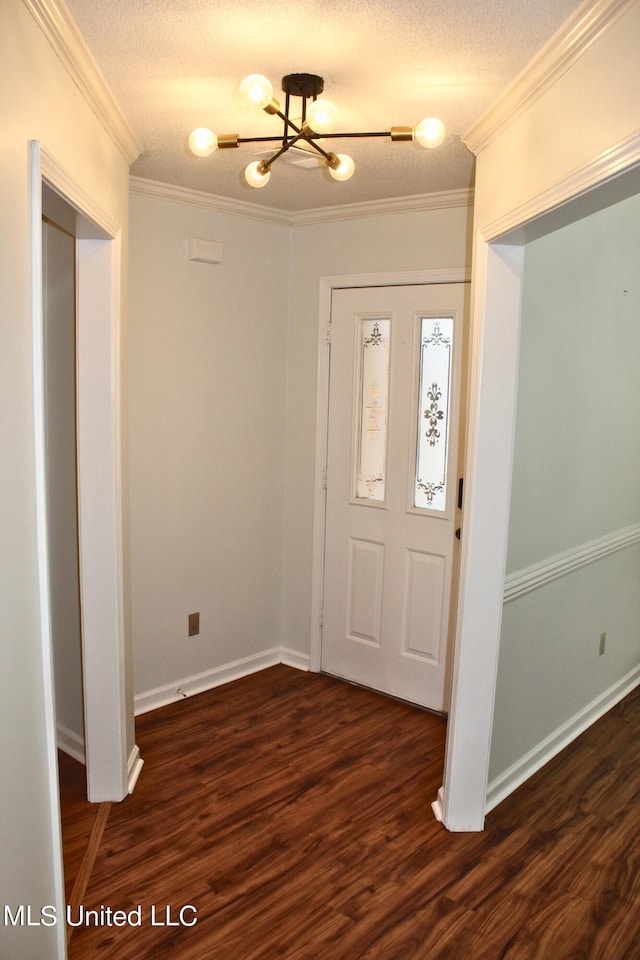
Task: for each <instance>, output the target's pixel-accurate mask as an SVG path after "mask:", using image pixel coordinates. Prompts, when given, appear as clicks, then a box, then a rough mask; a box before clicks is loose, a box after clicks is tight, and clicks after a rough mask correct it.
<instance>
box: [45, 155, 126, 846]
mask: <svg viewBox="0 0 640 960" xmlns="http://www.w3.org/2000/svg"><path fill="white" fill-rule="evenodd" d="M44 183H46V184H47V185H48V186H50V187H51V188H52V189H53V190H54V191H55V192H56V193H57V194H59V195H60V196H61V197H62V198H63V200H64V201H65V202H66V203H67V204H68V205H69V206H71V207H72V208H73V209H74V210H75V211H76V212H77V214H78V223H79V225H80V227H79V229H78V231H77V234H79V236H78V238H77V261H76V270H77V276H78V302H77V321H76V322H77V331H76V337H77V365H78V366H77V377H78V386H77V390H78V412H77V427H76V429H77V432H78V514H79V516H78V536H79V554H80V557H79V561H80V584H81V606H82V648H83V684H84V712H85V755H86V766H87V789H88V797H89V800H91V801H92V802H100V801H104V800H122V799H123V798H124V797H125V796H126V795H127V793H129V792H130V789H129V788H130V787H131V788H132V783H135V779H133V781H132V780H131V776H130V774H129V769H130V768H131V769H133V768H135V771H136V774H135V775H136V776H137V773H138V772H139V767H140V766H141V761H139V760H138V758H136V760H137V762H135V761H134V763H133V764H132V762H131V759H130V758H128V756H127V711H126V684H125V642H124V636H125V629H124V623H125V618H124V572H123V570H124V565H123V549H122V477H121V462H120V452H121V437H120V408H119V396H120V343H119V336H120V297H119V291H120V286H121V231H120V227H119V225H118V224H117V223H115V222H114V221H113V220H111V218H110V217H108V216H107V214H105V213H104V212H103V211H102V210H101V209H100V208H99V207H98V206H97V205H96V204H95V203H94V202H93V201H92V200H91V198H90V197H88V196H87V195H86V194H85V193H84V191H83V190H82V188H81V187H79V186H78V185H77V184H76V183H75V182H74V181H73V180H72V178H71V177H70V176H69V175H68V174H67V173H66V172H65V171H64V170H63V169H62V168H61V167H60V166H59V165H58V163H57V162H56V161H55V160H54V159H53V157H52V156H51V155H50V154H48V153H47V152H46V150H44V149H43V147H42V145H41V144H40V142H39V141H31V143H30V193H31V249H32V325H33V366H34V418H35V437H36V448H35V458H36V499H37V529H38V572H39V584H40V591H39V592H40V623H41V630H42V650H43V666H44V676H45V691H44V693H45V701H46V703H45V708H46V712H47V717H48V723H47V728H48V730H47V735H48V757H49V770H50V777H51V788H52V789H51V817H52V825H53V829H54V837H55V836H57V834H58V833H59V823H60V820H59V817H60V810H59V797H58V789H57V738H56V714H55V697H54V687H53V664H52V643H51V627H50V616H49V610H50V587H49V575H48V542H47V541H48V533H47V530H48V519H47V501H46V459H45V428H44V382H43V376H44V363H43V309H42V187H43V184H44ZM132 756H133V754H132ZM60 852H61V851H60Z"/></svg>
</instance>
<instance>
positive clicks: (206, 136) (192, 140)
mask: <svg viewBox="0 0 640 960" xmlns="http://www.w3.org/2000/svg"><path fill="white" fill-rule="evenodd" d="M187 143H188V145H189V150H190V151H191V153H193V154H194V156H196V157H208V156H209V155H210V154H212V153H213V151H214V150H216V149H217V146H218V138H217V137H216V135H215V133H212V131H211V130H208V129H207V128H206V127H196V129H195V130H192V131H191V133H190V134H189V137H188V139H187Z"/></svg>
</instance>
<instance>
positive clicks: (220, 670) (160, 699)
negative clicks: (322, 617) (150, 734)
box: [134, 647, 309, 717]
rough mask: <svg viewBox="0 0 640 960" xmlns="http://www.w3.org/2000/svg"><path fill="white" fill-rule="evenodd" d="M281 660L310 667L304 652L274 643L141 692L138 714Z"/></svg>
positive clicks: (137, 706)
mask: <svg viewBox="0 0 640 960" xmlns="http://www.w3.org/2000/svg"><path fill="white" fill-rule="evenodd" d="M279 663H284V664H286V665H287V666H289V667H295V668H296V669H298V670H308V669H309V658H308V657H307V656H306V655H305V654H303V653H299V652H298V651H297V650H291V649H289V648H287V647H272V648H271V650H265V651H264V652H263V653H256V654H253V655H252V656H250V657H244V658H243V659H242V660H234V661H232V662H231V663H223V664H221V665H220V666H219V667H213V668H212V669H211V670H205V671H204V672H203V673H196V674H194V675H193V676H191V677H183V678H182V679H181V680H176V681H174V682H173V683H167V684H165V685H164V686H162V687H156V688H155V689H154V690H146V691H144V692H143V693H138V694H136V696H135V697H134V705H135V715H136V716H137V717H139V716H140V715H141V714H143V713H148V712H149V711H150V710H157V709H158V707H165V706H166V705H167V704H169V703H177V702H178V700H184V699H186V698H187V697H191V696H193V695H194V694H196V693H204V692H205V691H206V690H213V689H214V688H215V687H220V686H222V685H223V684H225V683H230V682H231V681H232V680H239V679H240V678H241V677H248V676H250V674H252V673H258V671H260V670H266V669H267V667H274V666H276V665H277V664H279Z"/></svg>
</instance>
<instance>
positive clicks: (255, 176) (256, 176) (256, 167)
mask: <svg viewBox="0 0 640 960" xmlns="http://www.w3.org/2000/svg"><path fill="white" fill-rule="evenodd" d="M261 162H262V161H261V160H254V161H253V163H250V164H249V166H248V167H247V168H246V170H245V171H244V178H245V180H246V181H247V183H248V184H249V186H250V187H264V186H265V185H266V184H267V183H268V182H269V177H270V176H271V171H270V170H266V171H262V170H261V169H260V165H261Z"/></svg>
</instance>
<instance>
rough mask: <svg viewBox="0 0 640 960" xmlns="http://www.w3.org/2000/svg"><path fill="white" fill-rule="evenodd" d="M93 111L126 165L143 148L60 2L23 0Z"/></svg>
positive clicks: (74, 23) (52, 0)
mask: <svg viewBox="0 0 640 960" xmlns="http://www.w3.org/2000/svg"><path fill="white" fill-rule="evenodd" d="M23 3H24V5H25V7H26V8H27V10H28V11H29V13H30V14H31V15H32V17H33V18H34V20H35V21H36V23H37V24H38V26H39V27H40V29H41V30H42V32H43V34H44V35H45V37H46V38H47V40H48V41H49V43H50V44H51V46H52V47H53V49H54V51H55V52H56V54H57V55H58V57H59V58H60V61H61V62H62V64H63V66H64V67H65V69H66V71H67V73H68V74H69V76H70V77H71V79H72V80H73V82H74V83H75V84H76V86H77V87H78V89H79V90H80V92H81V93H82V95H83V96H84V98H85V100H86V101H87V103H88V104H89V106H90V107H91V109H92V110H93V112H94V114H95V115H96V117H97V118H98V120H99V121H100V123H101V124H102V126H103V127H104V129H105V130H106V132H107V133H108V134H109V136H110V137H111V139H112V140H113V142H114V143H115V145H116V146H117V147H118V149H119V150H120V152H121V153H122V155H123V157H124V158H125V160H126V161H127V163H128V164H129V165H131V164H132V163H133V161H134V160H135V159H136V158H137V157H138V156H139V155H140V153H141V152H142V148H141V146H140V144H139V143H138V141H137V139H136V137H135V134H134V133H133V131H132V130H131V127H130V126H129V124H128V123H127V120H126V119H125V117H124V114H123V113H122V111H121V110H120V107H119V106H118V104H117V103H116V101H115V99H114V97H113V94H112V93H111V91H110V90H109V87H108V86H107V83H106V81H105V79H104V77H103V76H102V73H101V72H100V68H99V67H98V65H97V63H96V61H95V60H94V58H93V56H92V54H91V51H90V50H89V47H88V46H87V44H86V42H85V40H84V38H83V36H82V34H81V33H80V31H79V29H78V27H77V24H76V22H75V20H74V19H73V18H72V16H71V14H70V13H69V11H68V10H67V8H66V7H65V5H64V3H63V2H57V0H23Z"/></svg>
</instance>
